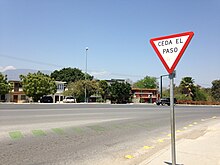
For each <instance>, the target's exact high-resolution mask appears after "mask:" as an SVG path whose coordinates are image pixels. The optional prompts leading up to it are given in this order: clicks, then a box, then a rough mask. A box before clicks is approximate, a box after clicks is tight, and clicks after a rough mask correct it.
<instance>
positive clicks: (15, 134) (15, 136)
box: [9, 131, 24, 140]
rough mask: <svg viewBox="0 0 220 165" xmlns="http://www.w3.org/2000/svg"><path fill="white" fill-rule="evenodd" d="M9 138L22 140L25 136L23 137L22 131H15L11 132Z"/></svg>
mask: <svg viewBox="0 0 220 165" xmlns="http://www.w3.org/2000/svg"><path fill="white" fill-rule="evenodd" d="M9 136H10V137H11V139H15V140H16V139H21V138H23V137H24V136H23V135H22V133H21V131H13V132H9Z"/></svg>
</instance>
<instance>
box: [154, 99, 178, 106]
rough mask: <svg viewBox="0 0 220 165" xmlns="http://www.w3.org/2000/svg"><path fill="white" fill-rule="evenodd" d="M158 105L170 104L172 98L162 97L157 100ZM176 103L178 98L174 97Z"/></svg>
mask: <svg viewBox="0 0 220 165" xmlns="http://www.w3.org/2000/svg"><path fill="white" fill-rule="evenodd" d="M156 104H157V105H165V104H166V105H168V106H170V98H161V99H159V100H157V101H156ZM174 104H176V98H174Z"/></svg>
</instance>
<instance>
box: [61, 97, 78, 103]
mask: <svg viewBox="0 0 220 165" xmlns="http://www.w3.org/2000/svg"><path fill="white" fill-rule="evenodd" d="M63 102H64V103H75V102H76V99H75V98H74V97H72V96H67V97H65V99H63Z"/></svg>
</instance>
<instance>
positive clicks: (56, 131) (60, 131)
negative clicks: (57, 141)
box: [52, 128, 64, 134]
mask: <svg viewBox="0 0 220 165" xmlns="http://www.w3.org/2000/svg"><path fill="white" fill-rule="evenodd" d="M52 131H53V132H55V133H57V134H64V130H63V129H62V128H52Z"/></svg>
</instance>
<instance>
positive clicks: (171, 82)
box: [169, 72, 176, 165]
mask: <svg viewBox="0 0 220 165" xmlns="http://www.w3.org/2000/svg"><path fill="white" fill-rule="evenodd" d="M174 77H175V72H173V73H172V74H170V75H169V78H170V122H171V148H172V165H176V147H175V113H174V92H173V86H174Z"/></svg>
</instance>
